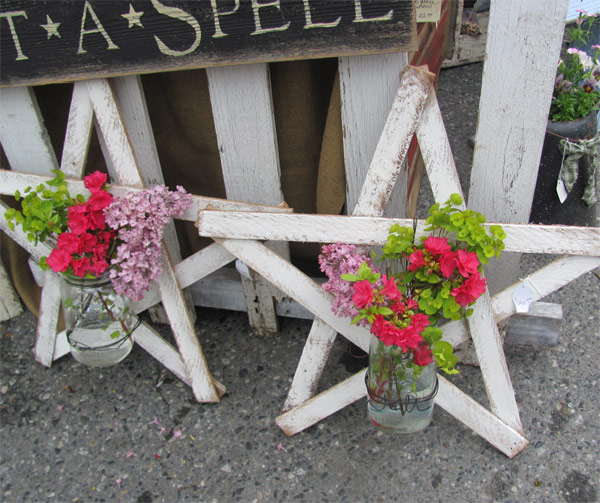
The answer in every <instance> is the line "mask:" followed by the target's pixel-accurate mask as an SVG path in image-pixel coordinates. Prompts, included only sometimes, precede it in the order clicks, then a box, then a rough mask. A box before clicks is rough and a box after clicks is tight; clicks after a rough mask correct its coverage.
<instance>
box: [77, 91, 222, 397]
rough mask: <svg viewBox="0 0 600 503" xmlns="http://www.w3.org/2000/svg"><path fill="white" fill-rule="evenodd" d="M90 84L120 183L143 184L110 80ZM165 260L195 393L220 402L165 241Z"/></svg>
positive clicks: (172, 314) (175, 325) (170, 303)
mask: <svg viewBox="0 0 600 503" xmlns="http://www.w3.org/2000/svg"><path fill="white" fill-rule="evenodd" d="M86 86H87V89H88V92H89V94H90V99H91V100H92V105H93V107H94V112H95V114H96V118H97V120H98V124H99V126H100V130H101V133H102V136H103V137H104V139H105V140H106V146H107V149H108V151H109V154H110V156H111V159H112V162H113V166H114V169H115V171H116V175H117V179H118V180H119V182H120V183H123V184H126V185H131V186H134V187H137V188H143V187H144V183H143V179H142V175H141V173H140V171H139V169H138V166H137V162H136V159H135V155H134V153H133V149H132V146H131V144H130V142H129V138H128V136H127V133H126V130H125V127H124V124H123V121H122V120H121V117H120V114H119V109H118V107H117V104H116V101H115V98H114V95H113V93H112V90H111V88H110V86H109V84H108V81H106V80H93V81H87V82H86ZM162 260H163V273H162V275H161V277H160V278H159V281H158V284H159V289H160V293H161V298H162V302H163V305H164V308H165V311H166V313H167V316H168V318H169V322H170V324H171V327H172V329H173V336H174V338H175V341H176V343H177V346H178V348H179V353H180V355H181V357H182V360H183V361H184V364H185V366H186V369H187V372H188V375H189V376H190V380H191V383H192V390H193V392H194V396H195V397H196V400H198V401H200V402H218V401H219V390H218V389H217V388H216V387H215V385H214V384H213V381H214V380H213V378H212V377H211V375H210V372H209V370H208V366H207V364H206V360H205V359H204V355H203V353H202V349H201V347H200V343H199V342H198V338H197V336H196V331H195V329H194V326H193V323H192V320H191V318H190V315H189V312H188V309H187V307H186V304H185V301H184V298H183V294H182V292H181V288H180V287H179V285H178V283H177V279H176V275H175V272H174V268H173V263H172V262H171V259H170V256H169V251H168V249H167V247H166V245H165V244H164V243H163V244H162ZM221 389H222V388H221Z"/></svg>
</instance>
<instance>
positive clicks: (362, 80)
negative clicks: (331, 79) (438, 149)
mask: <svg viewBox="0 0 600 503" xmlns="http://www.w3.org/2000/svg"><path fill="white" fill-rule="evenodd" d="M407 63H408V55H407V54H406V53H396V54H370V55H362V56H344V57H340V58H339V59H338V67H339V77H340V94H341V114H342V128H343V131H344V135H343V145H344V165H345V167H346V208H347V211H348V213H354V212H356V203H357V201H358V197H359V193H360V190H361V187H363V185H364V184H363V182H364V180H365V176H366V174H367V170H368V169H369V166H370V164H371V160H372V159H373V154H374V153H375V151H376V148H377V144H378V142H379V140H380V136H381V132H382V130H383V128H384V125H385V123H386V120H388V115H389V113H390V108H391V106H392V104H393V103H394V99H395V96H396V93H397V92H398V84H399V83H400V73H401V72H402V70H403V69H404V68H405V66H406V64H407ZM409 141H410V138H409ZM390 190H391V189H390ZM405 206H406V172H405V171H403V172H401V174H400V177H399V180H398V181H397V184H396V188H395V190H394V192H393V194H392V195H391V197H390V200H389V202H388V205H387V211H386V215H387V216H394V217H403V216H405V215H406V207H405ZM358 211H359V212H360V210H358Z"/></svg>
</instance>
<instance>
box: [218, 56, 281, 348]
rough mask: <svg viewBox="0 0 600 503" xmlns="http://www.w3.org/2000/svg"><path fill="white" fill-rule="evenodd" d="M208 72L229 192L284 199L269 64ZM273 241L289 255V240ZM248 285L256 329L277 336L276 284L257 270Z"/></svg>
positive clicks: (259, 199) (260, 199) (269, 199)
mask: <svg viewBox="0 0 600 503" xmlns="http://www.w3.org/2000/svg"><path fill="white" fill-rule="evenodd" d="M206 73H207V76H208V85H209V90H210V100H211V105H212V111H213V117H214V123H215V131H216V133H217V141H218V144H219V153H220V158H221V170H222V172H223V180H224V183H225V191H226V193H227V197H228V198H229V199H235V200H243V201H247V202H250V203H263V204H280V203H282V202H283V192H282V190H281V170H280V166H279V152H278V147H277V134H276V131H275V115H274V111H273V99H272V96H271V84H270V75H269V69H268V66H267V65H266V64H256V65H244V66H231V67H223V68H209V69H208V70H207V72H206ZM248 96H252V99H251V100H249V99H248ZM248 131H252V134H251V135H250V134H248ZM269 246H271V247H274V248H273V249H276V250H277V251H278V253H280V254H283V255H284V256H285V257H286V258H287V257H289V246H288V244H287V243H271V244H269ZM242 286H243V289H244V295H245V297H246V303H247V312H248V319H249V322H250V326H251V327H252V329H253V331H254V332H255V333H256V334H258V335H266V336H277V335H278V333H279V327H278V321H277V316H276V314H275V305H274V297H275V296H276V295H277V293H276V292H275V291H274V289H273V287H272V286H271V285H270V284H269V283H267V282H264V281H263V280H262V279H261V278H260V277H259V276H255V275H253V273H252V272H250V277H249V278H247V277H242Z"/></svg>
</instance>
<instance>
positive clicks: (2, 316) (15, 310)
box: [0, 260, 23, 321]
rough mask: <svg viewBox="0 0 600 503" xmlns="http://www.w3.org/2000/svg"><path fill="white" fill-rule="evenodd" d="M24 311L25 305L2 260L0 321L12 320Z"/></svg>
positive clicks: (0, 262) (0, 264) (0, 265)
mask: <svg viewBox="0 0 600 503" xmlns="http://www.w3.org/2000/svg"><path fill="white" fill-rule="evenodd" d="M22 312H23V306H22V305H21V302H20V301H19V298H18V297H17V294H16V293H15V290H14V288H13V287H12V283H11V282H10V279H9V277H8V274H7V273H6V269H5V268H4V264H3V263H2V261H1V260H0V321H6V320H10V319H11V318H14V317H15V316H19V315H20V314H21V313H22Z"/></svg>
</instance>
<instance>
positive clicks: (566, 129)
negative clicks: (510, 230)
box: [529, 112, 597, 226]
mask: <svg viewBox="0 0 600 503" xmlns="http://www.w3.org/2000/svg"><path fill="white" fill-rule="evenodd" d="M596 130H597V112H593V113H591V114H590V115H588V116H587V117H583V118H581V119H576V120H574V121H567V122H550V121H548V126H547V128H546V137H545V139H544V147H543V149H542V158H541V161H540V168H539V171H538V177H537V183H536V186H535V194H534V196H533V204H532V206H531V216H530V218H529V221H530V222H531V223H539V224H559V225H581V226H594V225H595V222H596V204H597V203H596V204H593V205H591V206H588V205H587V204H586V203H585V202H584V201H582V200H581V196H582V195H583V191H584V190H585V185H586V177H585V175H586V173H587V170H588V165H587V161H586V160H585V159H581V160H580V161H579V176H578V177H577V181H576V182H575V185H574V186H573V189H572V190H571V192H569V196H568V197H567V199H566V200H565V202H564V203H561V202H560V199H559V198H558V194H557V192H556V183H557V181H558V174H559V172H560V165H561V163H562V159H563V154H562V153H561V151H560V149H559V147H558V145H559V142H560V140H561V138H560V137H565V138H569V139H572V140H574V139H581V138H591V137H593V136H594V135H595V134H596ZM556 135H559V136H556Z"/></svg>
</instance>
